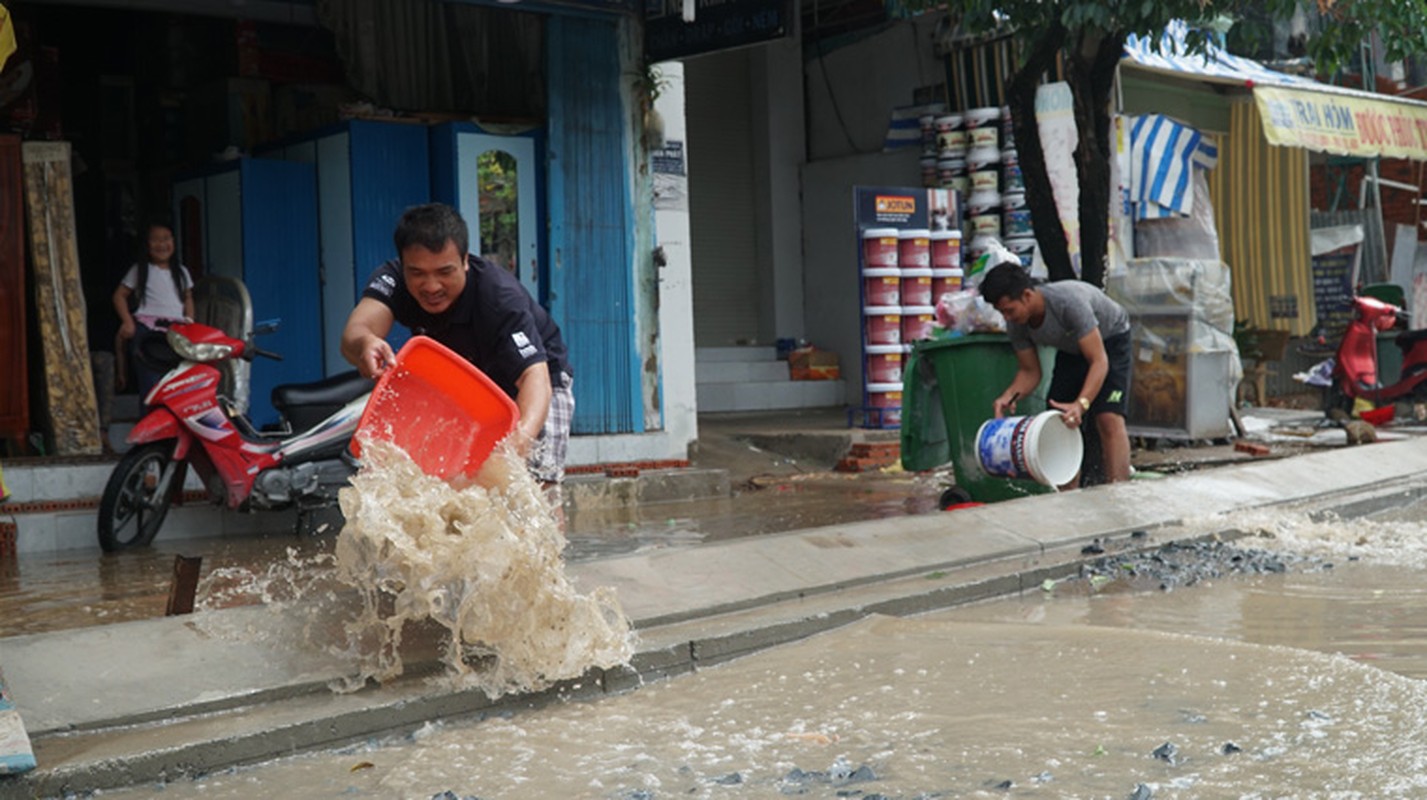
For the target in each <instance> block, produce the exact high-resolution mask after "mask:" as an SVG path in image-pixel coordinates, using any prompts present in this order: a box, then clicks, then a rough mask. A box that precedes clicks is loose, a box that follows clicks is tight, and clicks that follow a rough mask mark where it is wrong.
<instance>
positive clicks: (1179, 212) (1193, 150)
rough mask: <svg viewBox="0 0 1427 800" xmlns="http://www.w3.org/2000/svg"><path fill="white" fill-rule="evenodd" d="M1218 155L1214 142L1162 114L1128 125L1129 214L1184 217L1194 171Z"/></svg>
mask: <svg viewBox="0 0 1427 800" xmlns="http://www.w3.org/2000/svg"><path fill="white" fill-rule="evenodd" d="M1218 160H1219V150H1218V148H1217V147H1216V146H1215V145H1214V142H1213V141H1212V140H1211V139H1209V138H1207V137H1205V136H1204V135H1203V134H1202V133H1200V132H1199V131H1197V130H1195V129H1193V128H1191V127H1189V126H1188V125H1182V124H1180V123H1178V122H1175V121H1174V120H1172V119H1170V118H1169V117H1166V116H1164V115H1163V114H1146V115H1144V116H1140V117H1135V118H1134V120H1133V122H1132V123H1131V125H1130V200H1131V202H1132V203H1133V207H1134V218H1135V219H1136V220H1142V219H1167V218H1171V217H1187V216H1189V214H1190V212H1192V211H1193V210H1194V181H1193V177H1194V173H1193V171H1192V170H1194V169H1195V168H1196V167H1197V168H1200V169H1212V168H1213V167H1214V165H1215V164H1216V163H1218Z"/></svg>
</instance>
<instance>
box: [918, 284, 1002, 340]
mask: <svg viewBox="0 0 1427 800" xmlns="http://www.w3.org/2000/svg"><path fill="white" fill-rule="evenodd" d="M935 313H936V324H937V326H938V327H940V328H941V329H942V330H945V331H949V332H951V333H953V334H956V335H961V334H967V333H1001V332H1004V331H1005V330H1006V320H1005V319H1004V318H1002V317H1001V312H999V311H997V310H996V307H995V306H993V305H991V304H990V303H987V302H986V301H985V300H984V299H983V298H982V297H981V292H980V291H978V290H976V289H962V290H961V291H958V292H947V293H946V294H944V295H942V296H941V297H939V298H937V302H936V312H935Z"/></svg>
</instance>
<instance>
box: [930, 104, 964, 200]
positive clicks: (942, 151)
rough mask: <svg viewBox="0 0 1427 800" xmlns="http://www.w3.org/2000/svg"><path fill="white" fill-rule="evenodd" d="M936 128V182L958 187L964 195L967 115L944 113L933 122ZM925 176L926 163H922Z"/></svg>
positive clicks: (937, 185) (943, 186)
mask: <svg viewBox="0 0 1427 800" xmlns="http://www.w3.org/2000/svg"><path fill="white" fill-rule="evenodd" d="M933 126H934V128H935V130H936V183H934V184H930V185H931V186H936V187H939V188H942V189H956V190H958V191H960V192H961V193H962V194H963V195H965V194H966V192H967V189H968V182H967V178H966V147H967V136H966V117H965V116H964V115H962V114H955V113H953V114H942V115H940V116H938V117H936V119H935V120H934V122H933ZM922 169H923V176H924V177H925V175H926V163H925V162H923V164H922Z"/></svg>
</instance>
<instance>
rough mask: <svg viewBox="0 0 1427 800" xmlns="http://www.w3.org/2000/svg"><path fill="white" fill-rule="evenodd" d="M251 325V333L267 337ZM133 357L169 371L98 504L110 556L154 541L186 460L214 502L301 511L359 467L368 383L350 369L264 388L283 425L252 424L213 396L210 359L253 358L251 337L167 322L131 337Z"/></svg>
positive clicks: (333, 495) (327, 502)
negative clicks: (357, 445) (356, 452)
mask: <svg viewBox="0 0 1427 800" xmlns="http://www.w3.org/2000/svg"><path fill="white" fill-rule="evenodd" d="M275 329H276V324H275V323H265V324H263V325H259V326H258V327H257V328H256V329H255V330H254V332H253V333H254V335H256V334H261V333H270V332H271V331H273V330H275ZM139 351H140V353H139V357H140V358H141V359H143V360H145V361H146V362H147V363H149V364H151V365H155V366H159V367H160V368H167V369H168V373H167V374H165V375H164V377H163V378H162V379H161V380H160V381H159V383H158V385H157V386H155V387H154V389H153V391H151V392H150V393H149V395H148V396H147V397H145V398H144V404H145V406H146V407H147V408H148V413H147V414H146V415H145V416H144V417H143V419H141V420H139V422H138V424H137V425H135V426H134V429H133V430H132V431H131V432H130V433H129V436H128V442H129V444H130V445H131V447H130V449H129V450H128V451H127V452H125V454H124V456H123V458H121V459H120V460H119V464H118V465H117V466H116V467H115V468H114V472H113V474H112V475H110V476H109V482H108V484H107V485H105V487H104V496H103V498H102V499H101V500H100V503H99V545H100V546H101V547H103V548H104V550H105V551H108V552H114V551H118V550H124V549H127V548H131V547H142V546H144V545H147V544H149V543H150V542H152V541H153V539H154V536H155V535H156V534H157V533H158V531H159V526H160V525H162V524H163V521H164V517H165V516H166V515H167V514H168V510H169V507H170V506H171V505H174V504H175V502H176V501H177V500H178V499H179V498H180V497H181V495H182V487H183V484H184V478H185V476H186V474H187V470H188V467H189V465H190V464H191V465H192V466H193V467H194V469H196V470H197V472H198V475H199V477H201V478H202V480H203V484H204V486H205V488H206V490H207V493H208V495H209V498H210V499H211V500H212V501H213V502H214V503H217V504H221V505H226V506H227V507H228V508H230V509H234V510H246V509H273V510H275V509H282V508H290V507H293V506H296V507H297V509H298V527H299V530H301V528H302V524H303V521H304V519H305V518H306V516H307V514H309V513H310V512H312V511H316V510H318V509H321V508H327V507H329V506H332V505H334V504H335V503H336V500H337V491H338V490H339V489H340V488H341V487H342V486H344V485H346V484H347V480H348V478H349V477H350V476H351V475H352V474H353V473H354V472H355V471H356V469H357V468H358V466H359V463H358V462H357V460H356V459H355V458H354V457H353V456H352V454H351V450H350V445H351V441H352V435H353V433H354V432H355V431H356V429H357V422H358V420H359V418H360V417H361V414H362V409H363V408H364V407H365V406H366V403H367V397H368V396H369V395H370V394H371V390H372V386H373V382H372V381H371V380H368V379H367V378H363V377H362V376H360V375H358V374H357V373H356V372H348V373H343V374H341V375H334V376H332V377H330V378H326V379H324V380H321V381H317V382H315V383H305V384H285V385H282V386H278V387H275V388H274V389H273V391H272V404H273V407H274V408H276V409H277V411H278V413H279V415H280V416H281V419H282V422H281V423H280V424H279V425H278V426H277V429H276V430H263V431H258V430H256V429H255V428H254V427H253V425H252V423H251V422H250V421H249V420H248V418H247V417H246V416H244V415H243V414H241V413H238V412H237V411H236V409H235V408H234V407H233V405H232V403H231V401H230V400H229V399H228V398H227V397H225V396H224V395H222V394H221V393H220V391H221V389H220V387H221V385H222V381H223V373H222V372H221V371H220V370H219V368H218V367H217V366H215V364H221V362H223V361H227V360H230V359H237V358H242V359H246V360H248V361H252V360H253V358H254V357H256V356H265V357H268V358H273V359H281V358H282V357H281V356H279V355H277V354H275V353H270V352H267V351H264V350H261V349H259V348H258V347H256V346H254V344H253V335H250V336H248V337H247V338H246V340H239V339H234V338H232V337H230V336H228V335H227V334H225V333H224V332H223V331H221V330H218V329H217V328H213V327H209V326H207V325H201V324H198V323H180V324H176V325H173V326H172V327H170V328H169V329H168V331H167V332H166V333H155V334H152V335H150V336H149V337H147V338H146V339H145V340H144V341H141V342H140V343H139Z"/></svg>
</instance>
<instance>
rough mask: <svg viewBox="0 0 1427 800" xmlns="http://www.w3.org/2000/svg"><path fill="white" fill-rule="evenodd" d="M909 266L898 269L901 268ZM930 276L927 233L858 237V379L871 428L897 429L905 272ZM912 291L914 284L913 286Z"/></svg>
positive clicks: (875, 232)
mask: <svg viewBox="0 0 1427 800" xmlns="http://www.w3.org/2000/svg"><path fill="white" fill-rule="evenodd" d="M904 262H905V263H906V264H907V265H908V266H909V269H908V270H903V269H902V264H903V263H904ZM923 262H925V264H926V265H927V266H926V267H925V271H926V272H927V273H928V275H930V273H931V269H930V265H931V242H930V233H929V232H928V231H926V230H898V229H897V228H868V229H866V230H864V231H863V232H862V273H861V278H862V324H863V328H862V342H863V353H862V363H863V371H862V379H863V397H864V405H865V406H866V411H867V414H866V422H867V425H868V426H869V427H881V428H890V427H896V426H898V425H900V424H901V419H902V416H901V409H902V362H903V352H904V351H903V345H902V287H903V285H904V283H906V280H907V275H906V274H905V273H906V272H912V273H914V274H916V273H918V272H920V271H922V268H921V267H919V266H918V265H920V264H922V263H923ZM914 288H915V284H914Z"/></svg>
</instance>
